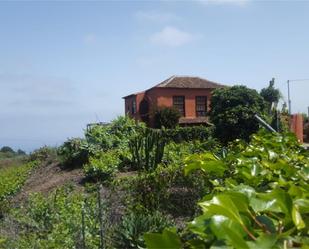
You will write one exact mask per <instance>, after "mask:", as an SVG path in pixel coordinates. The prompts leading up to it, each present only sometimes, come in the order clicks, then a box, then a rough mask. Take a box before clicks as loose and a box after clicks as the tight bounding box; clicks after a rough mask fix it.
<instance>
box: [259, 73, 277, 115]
mask: <svg viewBox="0 0 309 249" xmlns="http://www.w3.org/2000/svg"><path fill="white" fill-rule="evenodd" d="M274 85H275V79H274V78H273V79H272V80H271V81H270V82H269V86H268V87H266V88H263V89H262V90H261V92H260V95H261V96H262V97H263V99H264V100H265V102H266V103H267V109H268V112H270V111H271V108H272V105H273V104H275V105H277V104H278V102H279V100H280V97H281V93H280V91H279V89H277V88H275V87H274Z"/></svg>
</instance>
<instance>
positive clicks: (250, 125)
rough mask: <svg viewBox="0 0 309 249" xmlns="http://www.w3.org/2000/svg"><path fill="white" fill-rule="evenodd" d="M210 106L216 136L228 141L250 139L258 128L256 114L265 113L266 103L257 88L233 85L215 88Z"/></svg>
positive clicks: (222, 140)
mask: <svg viewBox="0 0 309 249" xmlns="http://www.w3.org/2000/svg"><path fill="white" fill-rule="evenodd" d="M210 107H211V110H210V113H209V114H210V121H211V122H212V123H213V124H214V125H215V136H216V137H217V138H218V139H219V140H220V141H221V142H223V143H227V142H229V141H232V140H234V139H237V138H240V139H245V140H248V139H249V137H250V135H251V134H252V133H254V132H256V131H257V130H258V128H259V125H258V123H257V121H256V120H255V118H254V115H255V114H259V115H261V114H262V113H263V110H264V108H265V103H264V100H263V98H262V97H261V96H260V95H259V93H258V92H257V91H256V90H253V89H249V88H247V87H245V86H233V87H229V88H219V89H216V90H214V91H213V94H212V98H211V104H210Z"/></svg>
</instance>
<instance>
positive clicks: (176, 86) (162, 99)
mask: <svg viewBox="0 0 309 249" xmlns="http://www.w3.org/2000/svg"><path fill="white" fill-rule="evenodd" d="M222 87H225V86H224V85H222V84H219V83H215V82H212V81H209V80H207V79H203V78H200V77H188V76H172V77H170V78H168V79H166V80H164V81H163V82H161V83H159V84H157V85H155V86H154V87H152V88H150V89H148V90H146V91H143V92H138V93H134V94H130V95H128V96H125V97H123V99H124V101H125V113H126V115H129V116H130V117H132V118H134V119H136V120H141V121H144V122H147V123H149V124H150V125H151V124H152V118H151V116H152V115H151V113H152V111H153V110H154V109H156V108H158V107H159V108H160V107H174V108H176V109H178V111H179V112H180V113H181V116H182V117H181V118H180V119H179V124H180V125H194V124H207V123H208V118H207V112H208V111H209V106H210V98H211V92H212V91H213V90H214V89H216V88H222Z"/></svg>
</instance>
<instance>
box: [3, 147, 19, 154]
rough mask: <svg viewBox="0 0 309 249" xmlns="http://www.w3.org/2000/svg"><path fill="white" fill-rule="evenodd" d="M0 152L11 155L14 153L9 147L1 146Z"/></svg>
mask: <svg viewBox="0 0 309 249" xmlns="http://www.w3.org/2000/svg"><path fill="white" fill-rule="evenodd" d="M0 152H3V153H12V154H14V153H15V151H14V150H13V149H12V148H11V147H9V146H3V147H2V148H1V150H0Z"/></svg>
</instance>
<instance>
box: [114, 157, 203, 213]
mask: <svg viewBox="0 0 309 249" xmlns="http://www.w3.org/2000/svg"><path fill="white" fill-rule="evenodd" d="M183 156H184V155H183ZM179 161H181V162H183V160H179ZM183 168H184V165H183V164H177V163H175V164H170V165H169V166H161V165H160V166H159V167H158V168H157V169H156V170H155V171H154V172H151V173H140V174H139V175H137V176H130V177H126V178H122V179H120V180H118V181H117V182H115V184H116V185H117V186H119V187H120V189H123V190H124V191H127V202H126V203H127V206H130V207H133V208H135V207H140V206H142V207H143V208H145V209H146V210H149V211H155V210H161V211H164V212H166V213H169V214H171V215H172V216H174V217H180V216H181V217H184V216H188V217H192V215H194V214H195V211H196V210H197V206H196V202H197V201H198V200H199V199H200V198H201V197H202V196H203V194H205V190H206V189H207V187H206V186H207V184H208V183H207V182H206V181H205V179H204V178H203V177H202V175H201V174H199V173H198V172H197V173H196V174H192V175H190V176H189V177H185V176H184V174H183Z"/></svg>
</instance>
